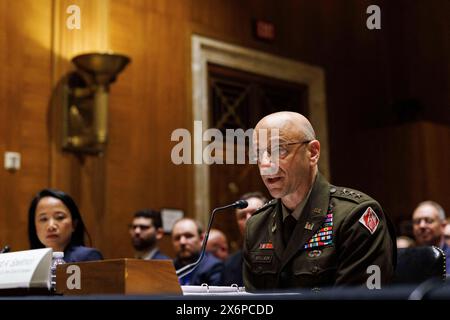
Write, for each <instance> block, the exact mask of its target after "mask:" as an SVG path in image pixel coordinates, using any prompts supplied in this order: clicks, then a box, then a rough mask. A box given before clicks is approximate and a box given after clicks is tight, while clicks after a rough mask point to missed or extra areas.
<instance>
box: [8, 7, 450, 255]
mask: <svg viewBox="0 0 450 320" xmlns="http://www.w3.org/2000/svg"><path fill="white" fill-rule="evenodd" d="M372 2H374V1H356V0H355V1H350V2H345V3H341V2H336V1H325V0H324V1H318V2H314V1H300V0H298V1H297V0H291V1H283V2H279V1H275V0H273V1H272V0H271V1H259V0H248V1H240V0H223V1H219V0H216V1H210V0H186V1H185V0H183V1H180V0H152V1H147V0H113V1H112V0H71V1H69V0H39V1H35V0H15V1H9V0H0V63H1V72H0V117H1V119H2V121H1V122H0V133H1V137H0V152H1V153H0V154H1V155H3V153H4V151H18V152H20V153H21V154H22V168H21V169H20V170H19V171H17V172H8V171H5V170H0V245H4V244H9V245H10V246H12V247H13V250H20V249H26V248H27V247H28V240H27V234H26V223H27V208H28V204H29V201H30V199H31V198H32V196H33V194H34V193H35V192H36V191H38V190H39V189H41V188H43V187H47V186H51V187H55V188H61V189H63V190H65V191H67V192H68V193H70V194H71V195H73V197H74V198H75V200H76V201H77V202H78V204H79V206H80V208H81V210H82V214H83V217H84V219H85V222H86V224H87V227H88V229H89V231H90V234H91V236H92V239H93V245H94V246H96V247H98V248H99V249H100V250H101V251H102V252H103V253H104V255H105V257H107V258H113V257H124V256H130V255H131V252H132V251H131V246H130V241H129V236H128V231H127V225H128V223H129V222H130V219H131V215H132V213H133V212H134V211H135V210H137V209H140V208H144V207H152V208H157V209H158V208H162V207H174V208H180V209H183V210H185V212H186V213H187V214H188V215H191V216H193V215H195V212H193V211H192V210H193V191H192V190H193V177H192V167H191V166H175V165H173V164H172V163H171V161H170V151H171V148H172V147H173V145H174V143H173V142H171V141H170V135H171V132H172V131H173V130H174V129H176V128H188V129H191V128H192V114H191V72H190V68H191V60H190V59H191V57H190V55H191V53H190V49H191V48H190V37H191V35H192V34H194V33H196V34H200V35H203V36H209V37H212V38H216V39H219V40H223V41H228V42H230V43H233V44H238V45H242V46H246V47H250V48H253V49H258V50H262V51H266V52H270V53H274V54H278V55H281V56H284V57H289V58H292V59H296V60H299V61H303V62H307V63H311V64H316V65H320V66H322V67H324V68H325V74H326V79H327V80H326V81H327V86H326V87H327V107H328V114H329V128H330V130H329V132H330V137H329V138H330V139H329V141H330V165H331V173H332V177H333V182H334V183H336V184H338V185H346V186H353V187H355V188H359V189H361V190H363V191H365V192H367V193H369V194H372V195H373V196H375V197H376V198H377V200H379V201H380V202H381V203H382V204H383V206H384V207H385V208H386V209H387V211H388V212H390V213H391V214H392V215H393V216H394V217H395V218H396V220H399V219H398V218H399V217H404V216H405V215H406V213H405V212H404V211H409V210H410V208H411V207H413V206H414V204H411V203H412V202H418V201H421V200H423V199H422V198H423V197H422V196H423V193H425V194H426V195H427V197H433V198H434V199H435V200H436V201H443V202H444V203H443V205H444V207H445V209H446V210H447V211H450V207H449V206H450V204H449V203H448V202H445V199H448V187H447V186H446V184H444V183H442V181H448V179H449V178H450V177H448V174H449V173H448V166H449V165H448V161H447V162H446V163H444V162H445V161H443V160H442V158H441V157H440V153H439V150H441V149H442V148H445V147H446V146H448V145H449V138H446V136H444V135H442V134H437V135H435V132H440V131H441V130H445V129H441V127H439V128H437V127H436V126H435V125H434V124H432V123H427V124H423V125H419V127H418V128H420V132H422V133H423V135H422V137H425V138H424V139H425V140H424V141H426V143H425V148H426V150H428V152H427V153H426V154H424V153H422V152H421V150H422V148H424V143H417V144H415V143H414V142H413V141H410V140H408V141H409V142H408V143H411V144H410V148H409V149H405V148H402V147H397V146H398V144H401V145H403V141H405V139H409V136H410V134H411V132H415V130H418V129H417V128H416V127H414V126H413V125H412V127H411V128H410V129H404V127H402V126H400V125H398V124H395V123H393V122H392V121H389V126H388V125H387V123H386V122H387V121H386V119H391V118H392V117H393V111H392V109H391V107H392V101H393V100H395V99H400V98H401V99H403V98H415V97H418V98H420V99H422V100H423V101H424V105H425V107H426V108H427V112H426V114H428V115H431V116H429V117H428V118H429V119H430V120H434V119H432V118H433V116H432V115H437V116H436V117H437V118H439V119H444V122H445V121H446V120H445V119H446V116H447V115H448V114H449V111H446V110H447V109H448V106H449V104H448V92H449V90H448V84H449V83H450V81H449V74H448V66H449V64H448V63H449V62H448V61H449V60H448V54H449V51H448V50H449V44H448V37H447V38H446V37H445V30H448V29H445V27H446V26H448V21H449V20H450V19H447V17H446V16H445V15H444V13H445V12H447V13H448V12H450V10H445V8H447V9H448V6H449V4H448V1H445V0H444V1H434V2H432V3H433V4H432V5H431V4H430V6H431V7H430V8H431V10H430V11H428V12H429V16H425V13H424V12H425V10H423V9H424V8H423V6H425V4H424V3H420V4H419V5H412V4H411V3H410V2H407V3H406V2H405V1H400V2H396V4H390V3H388V2H387V1H386V2H385V1H375V3H378V4H379V5H380V6H381V8H382V14H383V15H382V17H383V18H382V19H383V25H382V30H378V31H369V30H367V28H366V27H365V19H366V17H367V15H366V14H365V10H366V8H367V6H368V5H370V4H372ZM70 4H76V5H78V6H80V8H81V29H80V30H68V29H67V28H65V19H66V18H67V16H68V14H67V13H66V11H65V10H66V8H67V6H68V5H70ZM403 6H406V7H408V8H409V9H408V10H410V11H411V12H413V13H414V16H415V17H417V18H418V19H419V23H417V24H414V25H411V27H412V28H413V30H415V31H417V32H412V34H417V37H416V38H414V36H413V35H409V36H408V37H407V38H404V37H405V35H408V34H409V33H408V32H407V30H408V29H407V27H408V25H409V24H410V23H411V15H408V14H403V15H402V14H401V12H402V10H403ZM427 8H428V5H427ZM440 9H442V10H440ZM421 12H422V13H421ZM255 18H259V19H264V20H269V21H272V22H273V23H274V24H275V27H276V40H275V41H274V42H272V43H267V42H261V41H258V40H256V39H255V38H254V37H253V35H252V28H251V21H252V19H255ZM397 21H398V23H399V24H400V25H401V26H402V30H403V31H402V32H400V31H398V29H397V28H396V27H397V25H396V23H397ZM427 21H437V22H435V23H430V24H427ZM405 28H406V29H405ZM405 30H406V31H405ZM428 34H433V35H434V36H433V40H434V41H431V40H430V41H428V42H426V48H428V49H429V50H430V52H428V51H424V50H425V49H421V50H422V53H421V54H420V55H416V56H415V55H414V50H415V49H417V48H422V47H420V46H419V47H418V46H417V45H418V43H419V42H420V41H421V40H423V39H428V38H427V35H428ZM402 39H403V40H402ZM105 50H112V51H116V52H119V53H123V54H127V55H128V56H130V57H131V59H132V62H131V64H130V65H129V66H128V67H127V68H126V69H125V70H124V72H123V73H121V74H120V75H119V76H118V78H117V81H116V83H114V84H113V85H112V86H111V96H110V110H109V116H110V119H109V125H110V126H109V128H110V132H109V146H108V148H107V150H106V152H105V153H104V154H103V155H101V156H76V155H74V154H71V153H66V152H62V151H61V149H60V146H59V142H58V141H59V140H58V138H59V134H60V110H61V109H60V102H59V101H58V97H57V96H56V97H55V90H54V89H55V88H56V86H57V84H58V82H59V80H60V79H61V78H62V77H63V76H64V74H65V73H67V72H68V71H69V70H71V69H72V68H73V67H72V65H71V63H70V59H71V58H72V57H73V56H74V55H76V54H78V53H81V52H88V51H105ZM399 52H401V53H399ZM435 53H436V54H435ZM407 55H409V56H410V58H409V60H407V61H406V62H405V61H404V58H405V56H407ZM413 56H414V57H413ZM422 57H424V59H422ZM434 57H436V59H434ZM421 62H422V63H423V64H422V65H420V68H415V66H416V65H417V64H420V63H421ZM428 66H429V67H428ZM441 66H443V68H442V69H441V68H440V67H441ZM428 70H434V71H433V72H436V73H437V72H438V71H440V70H443V71H442V73H440V74H439V76H438V80H439V85H438V86H437V87H434V86H432V85H430V84H429V82H430V80H429V79H430V76H433V75H430V74H428ZM405 79H406V80H408V81H407V82H405V81H403V80H405ZM422 85H423V86H422ZM422 87H423V88H424V91H420V88H422ZM442 89H444V90H442ZM418 91H419V92H420V94H416V92H418ZM428 95H432V96H431V97H430V100H429V103H428V102H427V97H428ZM445 125H447V126H448V125H449V123H444V128H445ZM408 128H409V127H408ZM393 137H395V138H393ZM385 142H387V143H388V145H389V146H390V147H389V148H391V151H392V153H393V154H390V155H389V157H390V158H398V159H403V160H402V162H391V161H387V160H386V158H387V155H386V153H385V152H383V151H384V149H383V146H384V145H385ZM349 151H352V152H349ZM376 151H380V152H376ZM414 152H415V153H414ZM410 153H411V154H414V155H415V157H417V158H415V161H418V162H419V163H421V162H422V161H421V160H423V159H425V157H426V159H425V163H427V166H428V167H427V168H428V169H427V170H417V171H416V170H414V165H415V164H414V163H416V162H408V161H407V160H408V156H407V155H408V154H410ZM435 166H436V167H437V166H441V167H445V168H446V169H445V170H442V172H443V174H444V175H447V177H442V176H441V175H435V174H434V173H435V171H434V170H433V168H434V167H435ZM379 172H389V173H390V174H389V175H387V174H386V175H383V176H384V177H386V179H387V180H389V181H390V182H392V178H389V177H392V175H393V174H395V173H397V174H398V176H399V179H404V180H402V181H403V182H402V184H401V185H402V188H407V189H408V190H409V191H408V194H410V195H411V196H410V197H408V199H407V200H405V199H404V198H402V197H401V196H398V197H396V196H395V193H394V191H395V190H397V189H396V187H395V185H393V184H392V183H384V181H380V180H379V175H378V174H377V173H379ZM411 175H417V176H418V177H417V179H415V180H414V179H413V181H412V183H411V184H410V183H407V182H405V181H409V180H408V179H411V177H412V176H411ZM377 179H378V180H377ZM421 181H426V183H425V184H422V183H421ZM436 186H439V187H436ZM422 188H424V189H422ZM415 190H425V191H421V193H420V194H417V193H416V191H415ZM405 201H407V203H405ZM402 203H403V204H402ZM400 211H401V212H400ZM166 243H167V239H166Z"/></svg>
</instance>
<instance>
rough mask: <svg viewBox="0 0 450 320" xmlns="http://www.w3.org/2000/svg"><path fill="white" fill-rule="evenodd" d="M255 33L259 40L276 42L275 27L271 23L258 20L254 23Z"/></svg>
mask: <svg viewBox="0 0 450 320" xmlns="http://www.w3.org/2000/svg"><path fill="white" fill-rule="evenodd" d="M254 31H255V36H256V38H258V39H261V40H265V41H273V40H275V26H274V24H273V23H271V22H268V21H263V20H256V21H255V22H254Z"/></svg>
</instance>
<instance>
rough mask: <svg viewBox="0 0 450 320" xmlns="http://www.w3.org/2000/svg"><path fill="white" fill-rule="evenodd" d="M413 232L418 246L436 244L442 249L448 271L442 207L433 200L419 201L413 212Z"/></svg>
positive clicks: (449, 260) (449, 255) (449, 249)
mask: <svg viewBox="0 0 450 320" xmlns="http://www.w3.org/2000/svg"><path fill="white" fill-rule="evenodd" d="M412 222H413V233H414V237H415V238H416V243H417V245H418V246H436V247H438V248H441V249H442V251H444V253H445V256H446V258H447V259H446V263H447V268H446V270H447V274H448V273H449V272H450V269H449V268H450V247H449V246H448V245H447V243H446V242H445V228H446V226H447V221H446V220H445V211H444V209H443V208H442V207H441V206H440V205H439V204H438V203H436V202H434V201H424V202H421V203H420V204H419V205H418V206H417V208H416V209H415V210H414V212H413V216H412Z"/></svg>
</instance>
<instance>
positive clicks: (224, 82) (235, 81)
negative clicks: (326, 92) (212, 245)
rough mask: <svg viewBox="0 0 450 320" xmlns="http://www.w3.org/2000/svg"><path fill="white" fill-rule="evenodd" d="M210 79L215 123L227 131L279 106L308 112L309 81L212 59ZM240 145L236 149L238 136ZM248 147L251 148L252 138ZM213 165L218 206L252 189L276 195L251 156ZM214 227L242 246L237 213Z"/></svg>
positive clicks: (252, 122)
mask: <svg viewBox="0 0 450 320" xmlns="http://www.w3.org/2000/svg"><path fill="white" fill-rule="evenodd" d="M208 85H209V101H210V106H209V107H210V111H211V112H210V115H211V119H209V123H210V124H211V125H210V127H211V128H217V129H219V130H221V132H222V134H223V136H224V137H225V134H226V132H225V130H226V129H239V128H241V129H243V130H244V131H246V130H247V129H249V128H254V127H255V125H256V124H257V122H258V121H259V120H260V119H261V118H262V117H264V116H265V115H268V114H270V113H273V112H277V111H283V110H286V111H295V112H300V113H302V114H304V115H306V116H307V99H308V95H307V93H308V92H307V87H306V86H304V85H301V84H297V83H291V82H286V81H282V80H278V79H274V78H269V77H265V76H260V75H256V74H252V73H248V72H244V71H239V70H235V69H231V68H227V67H222V66H217V65H212V64H210V65H208ZM241 147H242V146H241ZM234 148H235V155H236V150H237V149H236V148H237V143H236V141H235V142H234ZM225 149H226V148H224V150H223V155H224V156H225V155H226V153H225ZM228 150H229V149H228ZM245 150H246V151H248V141H247V140H246V146H245ZM224 162H225V161H224ZM209 170H210V197H211V199H210V201H211V202H210V203H211V207H212V208H215V207H218V206H222V205H225V204H229V203H232V202H234V201H235V200H238V199H239V198H240V197H241V196H242V195H243V194H244V193H247V192H252V191H261V192H263V193H264V194H266V195H267V196H268V198H270V195H269V194H268V192H267V190H266V188H265V186H264V184H263V182H262V180H261V178H260V175H259V172H258V167H257V166H256V165H252V164H248V157H247V161H246V164H213V165H210V166H209ZM213 227H214V228H217V229H220V230H222V231H223V232H224V233H225V234H226V235H227V237H228V240H229V242H230V245H231V249H232V250H233V251H234V250H235V249H237V248H238V247H239V246H240V235H239V231H238V228H237V224H236V221H235V216H234V213H232V212H223V213H219V214H218V216H217V217H216V219H215V222H214V225H213Z"/></svg>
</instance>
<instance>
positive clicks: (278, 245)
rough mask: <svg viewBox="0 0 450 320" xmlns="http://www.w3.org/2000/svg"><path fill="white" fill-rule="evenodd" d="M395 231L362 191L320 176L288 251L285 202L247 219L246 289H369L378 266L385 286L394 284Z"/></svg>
mask: <svg viewBox="0 0 450 320" xmlns="http://www.w3.org/2000/svg"><path fill="white" fill-rule="evenodd" d="M369 208H370V209H369ZM374 213H375V214H374ZM330 215H331V217H332V222H331V223H332V225H331V227H330ZM360 219H361V222H360ZM364 219H366V220H364ZM367 219H369V220H367ZM377 221H378V222H377ZM330 230H331V231H332V232H330ZM392 230H393V229H392V228H391V225H390V222H389V221H387V219H386V216H385V215H384V213H383V210H382V209H381V206H380V204H379V203H378V202H376V201H375V200H374V199H372V198H370V197H369V196H367V195H365V194H363V193H361V192H359V191H355V190H351V189H348V188H342V187H335V186H332V185H330V184H329V183H328V181H326V180H325V178H323V177H322V176H321V175H320V173H319V174H318V175H317V178H316V180H315V182H314V185H313V188H312V190H311V194H310V196H309V198H308V200H307V203H306V205H305V208H304V209H303V212H302V214H301V216H300V218H299V220H298V221H297V224H296V227H295V229H294V231H293V233H292V236H291V238H290V240H289V242H288V243H287V245H286V247H285V245H284V243H283V240H282V208H281V200H280V199H274V200H272V201H270V202H269V203H267V204H266V205H264V206H263V207H262V208H260V209H258V210H257V211H256V212H255V214H254V215H253V216H252V217H251V218H250V219H249V220H248V221H247V225H246V234H245V242H244V266H243V278H244V285H245V287H246V289H247V290H249V291H255V290H273V289H280V288H299V287H310V288H320V287H327V286H336V285H363V286H365V285H366V283H367V282H370V283H371V284H374V283H376V282H374V281H376V280H374V279H375V278H373V277H372V278H371V279H369V277H371V275H372V274H374V272H376V271H374V268H375V269H376V266H378V267H379V271H380V272H379V279H380V280H381V283H382V284H384V283H388V282H389V281H390V280H391V278H392V276H393V274H394V265H395V259H396V258H395V252H396V244H395V242H394V240H395V235H394V233H393V231H392ZM315 235H318V236H317V237H316V236H315ZM313 236H315V237H314V238H313ZM305 245H306V246H308V248H305ZM371 265H375V267H370V268H369V266H371ZM368 279H369V281H368Z"/></svg>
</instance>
